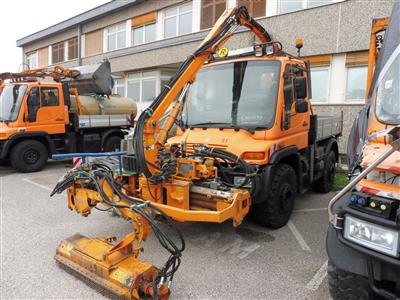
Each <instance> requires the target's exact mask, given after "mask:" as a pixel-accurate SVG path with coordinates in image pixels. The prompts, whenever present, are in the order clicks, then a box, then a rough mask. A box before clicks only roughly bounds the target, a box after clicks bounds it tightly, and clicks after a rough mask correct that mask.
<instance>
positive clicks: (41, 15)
mask: <svg viewBox="0 0 400 300" xmlns="http://www.w3.org/2000/svg"><path fill="white" fill-rule="evenodd" d="M109 1H110V0H68V1H61V0H35V1H27V0H11V1H1V9H0V28H1V44H0V45H1V47H0V73H1V72H17V71H18V70H19V69H20V67H21V63H22V49H21V48H19V47H17V46H16V40H18V39H20V38H23V37H25V36H27V35H30V34H32V33H35V32H37V31H40V30H42V29H45V28H47V27H49V26H52V25H54V24H56V23H59V22H62V21H64V20H66V19H69V18H71V17H73V16H75V15H78V14H80V13H82V12H85V11H87V10H90V9H92V8H94V7H96V6H99V5H101V4H103V3H106V2H109Z"/></svg>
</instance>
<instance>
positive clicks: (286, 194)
mask: <svg viewBox="0 0 400 300" xmlns="http://www.w3.org/2000/svg"><path fill="white" fill-rule="evenodd" d="M296 182H297V181H296V173H295V171H294V170H293V168H292V167H291V166H289V165H286V164H278V165H277V166H276V167H275V170H274V172H273V178H272V181H271V183H269V182H266V178H264V179H263V182H262V184H263V188H262V190H261V191H260V194H259V197H263V198H264V199H262V202H261V203H259V204H255V205H254V206H253V211H252V216H253V219H254V221H255V222H256V223H257V224H259V225H261V226H263V227H268V228H273V229H277V228H281V227H282V226H285V225H286V223H287V222H288V221H289V219H290V216H291V214H292V211H293V207H294V200H295V198H296V194H297V183H296Z"/></svg>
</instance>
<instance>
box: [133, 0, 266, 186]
mask: <svg viewBox="0 0 400 300" xmlns="http://www.w3.org/2000/svg"><path fill="white" fill-rule="evenodd" d="M240 26H244V27H247V28H249V29H250V30H251V31H252V32H253V33H254V34H255V35H256V36H257V37H258V38H259V39H260V40H261V42H262V43H272V39H271V37H270V35H269V34H268V32H267V31H266V30H265V29H264V28H263V27H262V26H261V25H260V24H259V23H258V22H257V21H255V20H254V19H253V18H252V17H251V16H250V15H249V13H248V11H247V9H246V7H244V6H241V7H239V8H233V9H227V10H225V11H224V13H223V14H222V15H221V17H220V18H219V19H218V20H217V22H216V24H215V25H214V27H213V28H212V30H211V31H210V32H209V34H208V35H207V37H206V38H205V39H204V41H203V42H202V43H201V45H200V46H199V48H198V49H197V50H196V51H195V52H194V53H193V54H192V55H191V56H190V57H188V58H187V59H186V61H185V62H184V63H183V64H182V65H181V67H180V68H179V70H178V72H177V73H176V74H175V75H174V76H173V77H172V78H171V79H170V81H169V82H168V84H167V85H166V86H165V87H164V89H163V90H162V92H161V93H160V95H158V97H157V98H156V99H155V100H154V101H153V103H152V104H151V105H150V107H149V108H148V109H146V110H145V111H144V112H143V113H142V114H141V116H140V117H139V120H138V123H137V127H136V130H135V136H134V149H135V155H136V157H137V160H138V164H139V167H140V170H141V172H142V173H143V174H144V175H145V176H146V177H147V178H150V177H152V176H153V174H154V172H155V171H156V170H157V162H156V159H157V153H158V151H159V150H160V149H161V148H163V146H164V144H165V142H166V139H167V135H168V131H169V130H170V129H171V127H172V125H173V124H174V122H175V120H176V118H177V116H178V113H179V111H180V109H181V107H182V106H183V101H184V98H185V97H184V96H185V92H186V90H187V88H188V86H189V84H190V83H191V82H192V81H193V79H194V78H195V76H196V74H197V72H198V71H199V69H200V68H201V67H202V66H203V64H204V63H205V62H207V61H209V60H210V59H211V58H212V55H213V54H214V53H215V52H216V51H217V50H218V48H220V47H221V46H222V45H223V44H224V43H225V42H226V41H227V40H228V39H229V38H230V37H231V36H232V35H233V33H234V32H235V30H236V29H237V28H238V27H240ZM179 93H181V96H180V97H178V95H179ZM177 97H178V99H177ZM175 99H177V100H175ZM174 101H175V102H174ZM171 105H172V109H171V110H170V112H169V114H168V115H167V117H166V120H165V122H164V124H163V126H162V127H161V128H158V126H157V122H158V121H159V120H160V119H161V117H162V116H163V115H164V114H165V112H166V111H167V110H168V108H169V107H170V106H171Z"/></svg>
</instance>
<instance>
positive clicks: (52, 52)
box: [51, 41, 65, 65]
mask: <svg viewBox="0 0 400 300" xmlns="http://www.w3.org/2000/svg"><path fill="white" fill-rule="evenodd" d="M55 46H56V47H57V48H58V49H57V56H58V57H59V59H61V60H58V61H55V60H54V47H55ZM60 47H62V55H60ZM62 62H65V41H63V42H58V43H55V44H52V45H51V64H52V65H55V64H58V63H62Z"/></svg>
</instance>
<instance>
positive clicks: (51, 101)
mask: <svg viewBox="0 0 400 300" xmlns="http://www.w3.org/2000/svg"><path fill="white" fill-rule="evenodd" d="M58 104H59V100H58V88H53V87H42V88H41V106H42V107H46V106H58Z"/></svg>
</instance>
